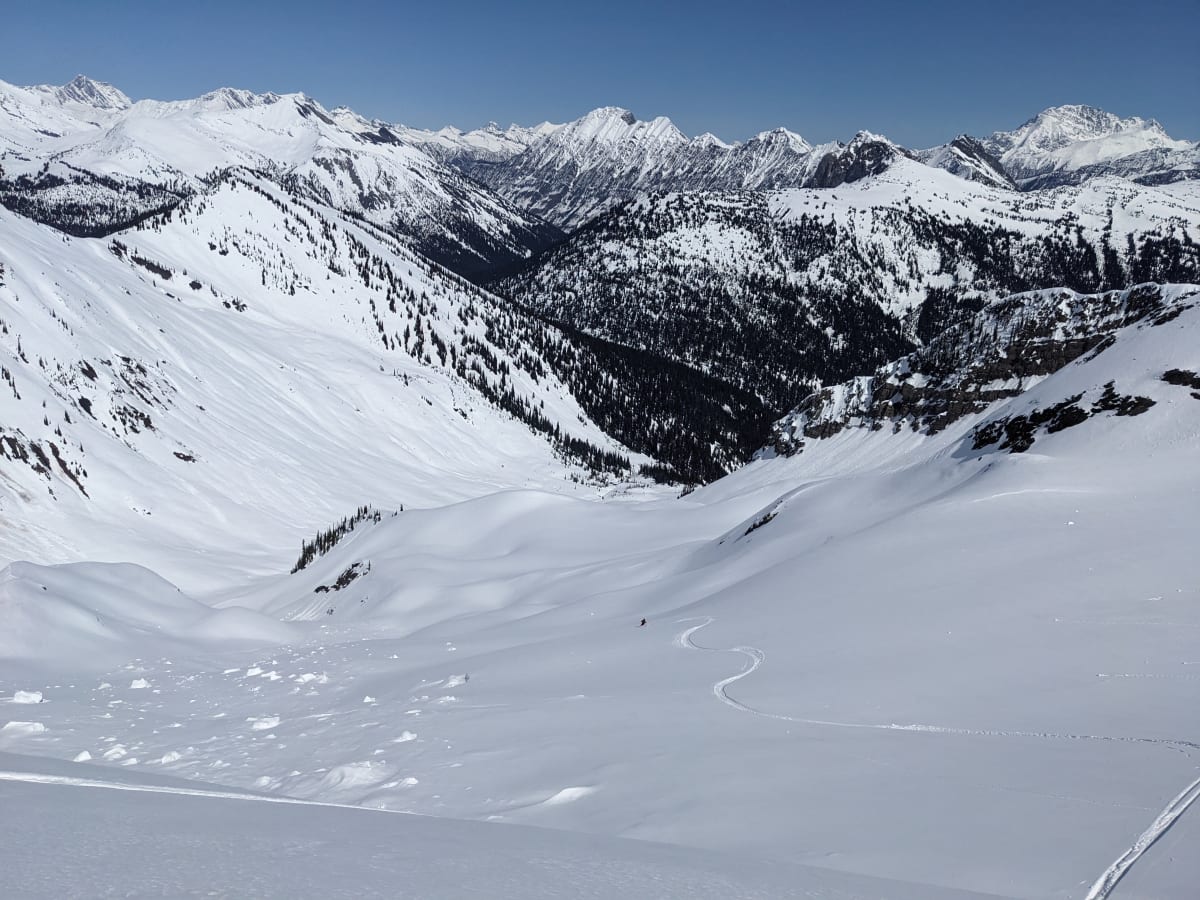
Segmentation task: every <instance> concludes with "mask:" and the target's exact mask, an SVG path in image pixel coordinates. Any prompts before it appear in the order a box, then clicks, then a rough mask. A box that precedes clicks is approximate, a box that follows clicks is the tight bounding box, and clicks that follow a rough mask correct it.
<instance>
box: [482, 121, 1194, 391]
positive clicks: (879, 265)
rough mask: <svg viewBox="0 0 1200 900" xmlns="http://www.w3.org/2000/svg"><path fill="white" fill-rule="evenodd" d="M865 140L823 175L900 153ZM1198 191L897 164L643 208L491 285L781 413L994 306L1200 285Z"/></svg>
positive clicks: (646, 202)
mask: <svg viewBox="0 0 1200 900" xmlns="http://www.w3.org/2000/svg"><path fill="white" fill-rule="evenodd" d="M856 146H857V147H858V148H860V149H862V150H864V151H865V152H866V157H864V156H861V155H859V154H857V153H854V152H847V154H846V155H845V156H844V157H842V158H841V163H844V164H845V165H842V164H839V165H837V166H834V165H832V164H831V165H830V166H828V167H826V166H824V164H823V170H824V171H825V172H826V173H827V174H830V175H837V174H845V173H847V172H848V171H850V169H852V168H854V167H855V166H856V165H858V164H859V163H862V164H863V165H866V160H867V158H868V157H869V158H874V157H873V151H872V150H871V148H872V147H875V148H883V149H887V146H888V145H886V144H883V143H881V142H879V143H877V142H874V141H871V140H870V139H869V136H863V141H862V142H860V143H859V144H857V145H855V144H852V145H851V146H850V147H848V148H846V149H847V151H851V150H854V149H855V147H856ZM826 158H828V157H826ZM1197 184H1198V183H1197V182H1182V183H1179V184H1175V185H1167V186H1163V187H1161V188H1152V187H1145V186H1140V185H1136V184H1133V183H1130V182H1128V181H1124V180H1121V179H1116V178H1107V179H1095V180H1092V181H1090V182H1088V183H1087V184H1084V185H1082V186H1079V187H1068V188H1061V189H1057V190H1053V191H1042V192H1037V193H1032V194H1022V193H1018V192H1015V191H1011V190H1007V189H1002V188H993V187H989V186H988V185H986V184H982V183H978V182H970V181H965V180H963V179H961V178H958V177H956V176H954V175H952V174H950V173H948V172H943V171H941V170H939V169H935V168H931V167H929V166H926V165H922V164H920V163H919V162H916V161H914V160H911V159H908V158H906V157H904V156H902V155H897V156H895V157H894V158H893V159H891V161H890V162H889V163H888V165H887V167H886V168H885V169H883V170H882V171H881V172H879V173H878V174H875V175H871V176H869V177H865V178H862V179H860V180H857V181H855V182H854V183H851V184H841V185H839V186H838V187H836V188H827V189H808V188H806V189H795V190H785V191H775V192H763V193H707V194H668V195H659V196H654V197H651V198H644V199H641V200H637V201H634V202H630V203H628V204H626V205H624V206H622V207H619V208H618V209H616V210H614V211H612V212H611V213H609V214H607V215H605V216H603V217H601V218H599V219H597V220H595V221H593V222H592V223H591V224H589V225H588V226H587V227H585V228H583V229H581V230H579V231H578V232H576V233H575V234H573V235H572V236H571V238H570V239H568V240H567V241H566V242H565V243H563V244H561V245H559V246H558V247H555V248H554V249H553V250H551V251H549V252H547V253H545V254H543V255H542V256H540V257H539V258H537V259H536V260H534V262H533V263H532V264H531V265H530V266H529V267H527V268H526V269H525V270H524V271H521V272H518V273H517V274H515V275H513V276H511V277H509V278H507V279H505V280H503V281H500V282H498V283H496V284H494V285H493V287H495V288H496V289H497V290H499V291H500V292H501V293H504V294H505V295H507V296H509V297H511V298H513V299H516V300H518V301H520V302H521V303H523V304H525V305H527V306H530V307H532V308H533V309H536V310H538V311H540V312H542V313H544V314H546V315H548V316H550V317H551V318H553V319H556V320H558V321H562V322H565V323H567V324H569V325H571V326H573V327H576V328H582V329H583V330H585V331H588V332H589V333H592V334H596V335H599V336H602V337H605V338H609V339H612V340H616V341H619V342H622V343H627V344H630V345H631V346H636V347H645V348H649V349H651V350H653V351H654V352H656V353H660V354H662V355H664V356H667V357H669V358H672V359H676V360H679V361H681V362H684V363H687V364H689V365H692V366H695V367H697V368H700V369H702V370H703V371H706V372H709V373H711V374H713V375H715V376H717V377H718V378H721V379H723V380H725V381H728V382H729V383H731V384H734V385H737V386H739V387H742V388H746V389H749V390H753V391H755V392H757V393H759V394H760V395H761V396H763V397H764V398H765V399H766V401H767V403H768V405H769V406H771V407H772V408H773V409H775V410H777V411H778V412H780V413H782V412H783V411H784V410H786V409H788V408H790V407H791V406H794V405H795V404H796V403H798V402H799V401H800V400H801V399H802V398H803V396H804V395H805V394H806V393H807V391H808V388H809V387H810V386H811V385H812V383H813V382H814V380H820V381H824V382H826V383H830V382H836V381H840V380H842V379H844V378H847V377H849V376H851V375H853V374H856V373H859V372H862V371H865V370H869V369H870V368H872V367H873V366H874V365H877V364H879V363H882V362H885V361H887V360H890V359H893V358H895V357H896V356H899V355H901V354H902V353H903V352H904V351H905V350H906V349H908V348H909V347H910V346H911V344H908V343H907V342H909V341H917V342H920V341H925V340H929V339H930V338H932V337H933V336H934V335H936V334H938V333H939V332H940V331H941V330H943V329H944V328H945V327H946V326H948V325H949V324H951V323H953V322H954V321H956V320H958V319H961V318H963V317H964V316H967V315H969V314H970V313H972V312H973V311H975V310H976V309H978V308H979V306H980V305H981V304H982V303H983V302H985V301H986V300H989V299H994V298H997V297H1001V296H1004V295H1006V294H1009V293H1014V292H1018V291H1024V290H1031V289H1037V288H1050V287H1057V286H1067V287H1069V288H1072V289H1075V290H1079V291H1084V292H1088V291H1095V290H1100V289H1110V288H1111V289H1118V288H1124V287H1127V286H1129V285H1132V284H1137V283H1141V282H1146V281H1159V282H1163V281H1176V282H1194V281H1197V280H1200V190H1198V189H1197V187H1196V185H1197ZM855 360H858V361H859V362H858V364H857V365H856V364H855Z"/></svg>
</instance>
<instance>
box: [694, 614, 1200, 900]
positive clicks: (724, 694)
mask: <svg viewBox="0 0 1200 900" xmlns="http://www.w3.org/2000/svg"><path fill="white" fill-rule="evenodd" d="M688 621H695V620H692V619H680V620H679V622H680V623H683V622H688ZM715 621H716V618H715V617H713V616H704V617H703V619H702V620H700V624H699V625H693V626H691V627H690V628H687V629H685V630H684V631H681V632H680V633H679V634H678V635H677V636H676V638H675V645H676V646H677V647H681V648H683V649H685V650H701V651H703V652H705V653H738V654H741V655H742V656H744V657H746V658H747V659H748V660H749V664H748V665H746V666H745V667H744V668H743V669H742V671H740V672H738V673H737V674H736V675H730V676H729V677H727V678H722V679H721V680H720V681H718V682H716V683H715V684H714V685H713V687H712V692H713V696H715V697H716V698H717V699H718V700H720V701H721V702H722V703H724V704H725V705H726V706H731V707H733V708H734V709H736V710H738V711H740V712H744V713H749V714H750V715H752V716H759V717H760V718H764V719H775V720H776V721H779V722H793V723H797V724H801V725H820V726H825V727H830V728H870V729H874V730H880V731H917V732H926V733H931V734H954V735H966V736H975V737H1019V738H1037V739H1042V740H1070V741H1111V742H1114V743H1116V742H1120V743H1137V744H1158V745H1160V746H1164V747H1169V748H1170V749H1172V750H1176V751H1180V752H1183V753H1186V754H1188V755H1189V756H1190V755H1191V753H1190V751H1191V750H1200V743H1196V742H1194V741H1182V740H1163V739H1159V738H1144V737H1127V736H1112V735H1099V734H1059V733H1056V732H1049V731H1047V732H1036V731H1000V730H994V729H976V728H951V727H948V726H944V725H922V724H915V723H914V724H911V725H901V724H896V723H890V724H879V723H874V722H837V721H832V720H827V719H806V718H802V717H799V716H787V715H783V714H781V713H773V712H768V711H766V710H762V709H756V708H755V707H753V706H749V705H747V704H745V703H743V702H741V701H740V700H737V699H735V698H733V697H730V696H729V693H728V689H729V686H730V685H731V684H734V683H736V682H738V681H741V680H742V679H743V678H746V677H747V676H749V675H751V674H753V673H754V672H755V671H757V669H758V667H759V666H761V665H762V664H763V662H764V660H765V659H766V654H765V653H763V651H762V650H760V649H758V648H757V647H729V648H722V647H704V646H701V645H700V644H697V643H696V642H695V640H693V637H692V636H693V635H694V634H696V632H698V631H700V630H701V629H702V628H707V627H708V626H709V625H711V624H712V623H713V622H715ZM1198 799H1200V778H1197V779H1196V780H1195V781H1193V782H1192V783H1191V784H1189V785H1188V786H1187V787H1186V788H1184V789H1183V790H1182V791H1180V792H1179V794H1177V795H1176V796H1175V798H1174V799H1172V800H1171V802H1170V803H1168V804H1167V806H1166V807H1165V808H1164V809H1163V811H1162V812H1160V813H1159V814H1158V817H1157V818H1156V819H1155V820H1154V821H1153V822H1152V823H1151V824H1150V827H1149V828H1147V829H1146V830H1145V831H1144V832H1142V834H1141V836H1140V837H1138V839H1137V840H1136V841H1134V843H1133V845H1132V846H1130V847H1129V848H1128V849H1127V850H1126V851H1125V852H1124V853H1122V854H1121V855H1120V856H1119V857H1118V858H1117V860H1116V861H1115V862H1114V863H1113V864H1112V865H1110V866H1109V867H1108V868H1107V869H1105V870H1104V872H1103V874H1101V876H1100V877H1099V878H1098V879H1097V880H1096V882H1095V883H1094V884H1093V885H1092V887H1091V890H1089V891H1088V893H1087V896H1086V897H1085V898H1084V900H1107V898H1108V897H1110V896H1111V895H1112V891H1113V889H1114V888H1115V887H1116V886H1117V884H1118V883H1119V882H1120V881H1121V879H1122V878H1124V877H1125V875H1126V873H1127V872H1128V871H1129V870H1130V869H1131V868H1132V867H1133V864H1134V863H1136V862H1137V861H1138V860H1139V859H1140V858H1141V856H1142V854H1144V853H1145V852H1146V851H1147V850H1148V849H1150V847H1152V846H1153V845H1154V843H1155V841H1157V840H1158V839H1159V838H1160V837H1162V836H1163V835H1164V834H1166V833H1167V831H1168V830H1169V829H1170V828H1171V826H1172V825H1174V824H1175V823H1176V822H1177V821H1178V820H1179V817H1180V816H1182V815H1183V814H1184V813H1185V812H1187V809H1188V807H1190V806H1191V805H1192V804H1193V803H1195V802H1196V800H1198Z"/></svg>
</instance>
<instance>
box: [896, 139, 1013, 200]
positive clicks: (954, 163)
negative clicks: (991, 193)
mask: <svg viewBox="0 0 1200 900" xmlns="http://www.w3.org/2000/svg"><path fill="white" fill-rule="evenodd" d="M917 158H918V159H919V160H921V162H923V163H925V164H926V165H928V166H933V167H935V168H938V169H945V170H946V171H947V172H952V173H953V174H955V175H957V176H959V177H960V178H966V179H967V180H968V181H978V182H981V183H983V184H989V185H992V186H993V187H1005V188H1013V189H1015V188H1016V186H1017V185H1016V182H1014V181H1013V180H1012V178H1011V177H1010V176H1009V174H1008V172H1006V171H1005V170H1004V163H1002V162H1001V161H1000V160H999V159H997V158H996V157H995V156H993V155H992V154H991V153H990V152H989V151H988V149H987V148H986V147H985V146H984V145H983V143H982V142H981V141H979V140H977V139H975V138H973V137H970V136H969V135H965V134H960V135H959V136H958V137H956V138H955V139H954V140H952V141H951V142H950V143H948V144H942V145H941V146H940V147H933V148H931V149H929V150H922V151H919V152H918V154H917Z"/></svg>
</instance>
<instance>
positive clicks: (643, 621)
mask: <svg viewBox="0 0 1200 900" xmlns="http://www.w3.org/2000/svg"><path fill="white" fill-rule="evenodd" d="M645 624H646V620H645V619H642V625H645ZM642 625H639V626H638V628H641V627H642Z"/></svg>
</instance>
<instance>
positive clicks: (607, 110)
mask: <svg viewBox="0 0 1200 900" xmlns="http://www.w3.org/2000/svg"><path fill="white" fill-rule="evenodd" d="M614 120H619V121H621V122H624V123H625V124H626V125H634V124H636V123H637V116H635V115H634V114H633V113H631V112H630V111H629V110H627V109H624V108H622V107H620V106H600V107H597V108H596V109H593V110H592V111H591V112H589V113H587V114H586V115H585V116H584V117H583V118H582V119H580V120H579V121H580V122H611V121H614Z"/></svg>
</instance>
